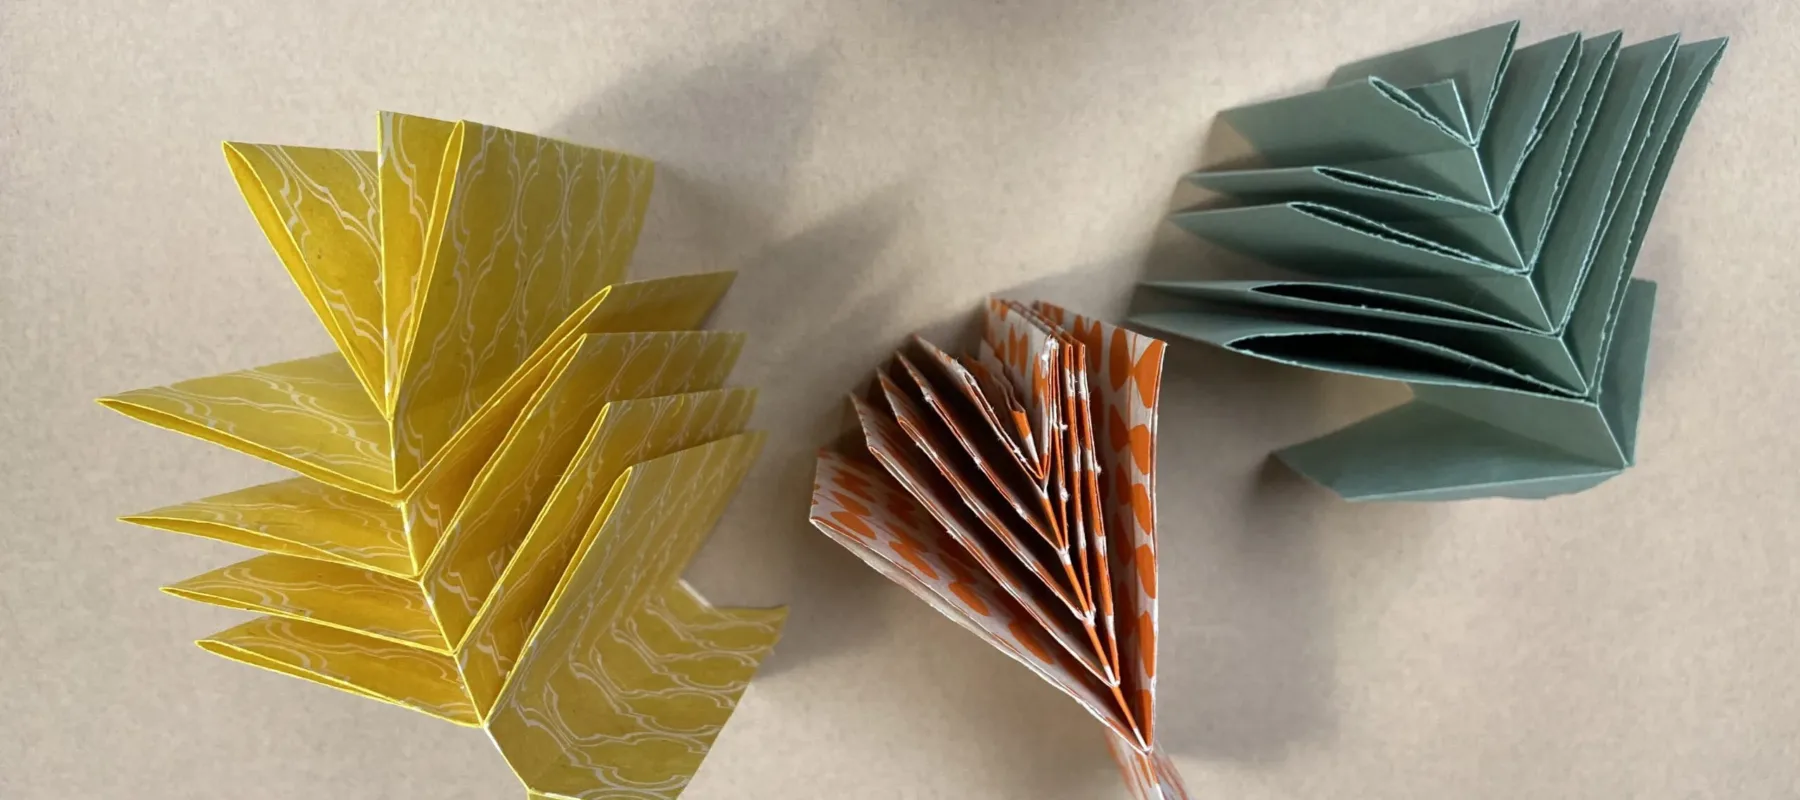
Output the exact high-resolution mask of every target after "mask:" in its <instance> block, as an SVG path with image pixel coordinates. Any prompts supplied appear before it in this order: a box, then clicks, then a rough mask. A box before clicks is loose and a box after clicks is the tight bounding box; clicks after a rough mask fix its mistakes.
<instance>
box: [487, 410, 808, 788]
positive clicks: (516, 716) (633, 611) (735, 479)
mask: <svg viewBox="0 0 1800 800" xmlns="http://www.w3.org/2000/svg"><path fill="white" fill-rule="evenodd" d="M762 441H763V435H762V434H761V433H760V432H758V433H747V434H740V435H737V436H733V437H730V438H727V439H722V440H719V441H715V442H711V443H709V444H704V445H701V446H699V447H694V448H689V449H687V450H682V451H680V452H678V453H675V454H672V455H668V456H664V457H662V458H658V459H654V460H651V461H647V462H644V463H642V464H638V465H636V466H633V467H631V468H630V469H629V470H627V471H626V472H625V474H624V475H622V476H621V477H620V478H619V480H618V481H617V482H616V483H615V485H614V487H613V489H612V491H611V492H610V493H609V495H608V498H607V501H606V503H605V505H604V509H603V511H602V514H603V516H602V517H601V518H597V519H596V520H595V521H594V524H593V526H591V527H590V529H589V535H588V536H586V537H584V539H586V541H585V542H584V543H583V546H582V547H581V548H580V549H579V550H578V552H577V554H576V557H575V564H574V566H573V567H572V568H571V569H570V570H569V572H568V573H567V575H566V576H565V578H566V579H565V580H564V581H563V582H562V585H561V586H559V587H558V589H557V590H556V591H554V592H553V594H552V599H551V607H550V608H549V609H548V610H547V611H546V612H545V615H544V619H543V620H542V621H540V622H539V625H538V629H537V630H536V631H534V632H533V633H532V635H531V637H530V640H529V641H528V643H527V646H526V648H525V653H524V655H523V656H521V658H520V659H519V662H518V666H517V667H516V668H515V670H514V672H513V674H512V675H511V677H510V678H509V679H508V680H507V683H506V688H505V689H504V690H503V691H502V693H501V696H500V699H499V701H498V703H497V704H496V705H495V708H494V713H493V715H492V716H491V718H490V719H489V721H488V731H489V733H490V735H492V736H493V737H494V742H495V744H497V745H498V746H499V747H500V751H501V753H502V754H504V755H505V756H506V759H507V761H508V763H510V764H511V765H512V767H513V770H514V771H515V772H516V773H517V774H518V775H519V776H520V777H521V778H522V779H523V780H524V782H525V784H526V786H528V787H530V788H531V790H533V791H536V792H539V793H541V794H548V795H551V796H558V795H562V796H571V797H574V796H603V795H604V794H605V793H607V792H615V793H620V794H622V793H624V792H628V791H630V792H637V793H639V794H640V796H642V797H674V796H675V795H676V794H677V793H679V791H680V789H681V787H683V786H685V785H686V783H687V781H688V780H689V779H691V778H692V776H693V772H694V770H695V769H696V768H697V767H698V765H699V758H700V756H701V755H703V754H704V753H705V751H706V750H707V748H708V747H710V746H711V742H712V739H713V738H714V737H715V736H716V735H717V732H718V729H719V726H720V725H722V724H723V723H724V721H725V720H726V719H727V718H728V717H729V716H730V712H731V708H732V707H733V706H734V705H735V700H736V696H737V693H738V692H739V691H741V687H742V682H743V681H745V680H747V679H748V677H749V672H750V670H751V669H753V664H754V663H755V661H756V658H753V657H752V658H738V657H734V655H728V654H723V653H717V652H714V651H713V650H712V649H710V647H709V646H708V645H707V643H706V640H705V639H704V638H701V639H699V640H695V639H693V638H690V637H689V636H687V635H685V634H689V633H692V632H693V631H692V630H691V629H690V630H685V631H681V632H679V633H677V634H675V635H670V632H669V630H668V629H666V628H662V627H659V626H653V625H632V624H631V622H632V621H633V619H634V618H635V617H637V616H638V615H639V614H640V613H641V612H642V611H643V610H644V609H645V607H646V605H647V601H649V600H650V599H651V598H653V597H656V596H658V595H660V594H662V593H663V592H665V591H667V590H669V589H670V588H671V587H673V586H675V585H677V583H676V582H677V580H678V577H679V575H680V573H681V570H682V569H683V568H685V566H686V565H687V562H688V560H689V559H691V558H692V556H693V554H694V552H695V551H696V550H698V549H699V546H700V544H701V541H702V540H703V539H704V538H705V536H706V534H707V533H708V532H709V531H710V530H711V528H712V526H713V525H714V523H715V522H716V521H717V520H718V518H719V515H720V514H721V513H722V512H723V511H724V509H725V506H726V504H727V503H728V502H729V501H730V499H731V496H732V494H733V493H734V492H735V491H736V488H737V485H738V483H739V481H741V480H742V479H743V476H744V473H745V472H746V471H747V470H748V468H749V466H750V463H751V461H752V460H753V459H754V458H755V455H756V453H757V451H758V450H759V449H760V448H761V446H762ZM757 624H764V625H766V624H767V623H766V622H763V621H761V620H758V621H757ZM645 633H650V634H653V635H654V640H649V639H645V638H643V634H645ZM773 635H774V631H770V636H771V639H772V637H773ZM627 651H629V652H631V653H637V654H640V655H641V657H640V658H635V659H634V658H632V657H630V656H628V655H627ZM645 654H647V655H645ZM699 655H704V656H707V658H696V656H699ZM758 655H760V654H758ZM698 664H706V665H708V673H707V675H706V677H708V678H710V679H712V680H716V681H718V683H717V684H706V685H704V686H701V685H681V681H679V680H671V678H672V677H674V676H673V673H672V670H674V669H677V668H678V667H680V666H682V665H698ZM615 668H616V669H617V670H618V671H615Z"/></svg>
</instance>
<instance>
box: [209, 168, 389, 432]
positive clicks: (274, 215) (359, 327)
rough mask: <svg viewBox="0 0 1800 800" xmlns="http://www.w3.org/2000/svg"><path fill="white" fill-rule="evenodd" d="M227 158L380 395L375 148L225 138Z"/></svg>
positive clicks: (367, 384) (330, 327)
mask: <svg viewBox="0 0 1800 800" xmlns="http://www.w3.org/2000/svg"><path fill="white" fill-rule="evenodd" d="M225 160H226V162H227V163H228V164H229V165H230V166H231V174H232V175H233V176H234V177H236V178H237V182H238V189H239V191H241V192H242V193H243V195H244V200H245V201H246V202H248V203H249V204H250V211H251V213H252V214H254V215H255V216H256V221H257V223H258V224H260V225H262V229H263V233H264V234H266V235H267V236H268V237H269V244H271V245H273V246H274V247H275V252H276V254H278V255H279V256H280V257H281V263H282V264H283V265H284V266H286V267H287V271H288V275H290V276H292V277H293V279H294V283H295V284H296V285H298V286H299V287H300V293H301V294H302V295H304V296H305V297H306V302H307V303H308V304H309V305H311V306H312V309H313V313H314V314H315V315H317V316H318V318H319V321H320V322H322V323H324V325H325V330H326V331H328V332H329V333H330V334H331V339H332V341H334V342H336V343H337V346H338V350H339V352H342V353H343V354H344V358H346V359H348V360H349V361H350V367H351V369H352V370H354V371H355V373H356V375H357V378H358V379H359V380H360V381H361V383H362V385H363V391H364V392H365V393H366V394H368V396H369V398H370V400H371V401H375V402H379V400H380V398H381V397H382V392H383V386H382V375H383V370H384V369H385V366H384V361H385V358H386V356H385V352H384V349H383V344H382V332H381V324H382V323H381V313H382V310H381V242H380V229H381V207H380V206H379V205H378V204H377V203H376V192H375V187H376V172H375V153H373V152H369V151H363V150H328V149H325V148H319V147H287V146H281V145H266V144H243V143H239V142H227V143H226V144H225Z"/></svg>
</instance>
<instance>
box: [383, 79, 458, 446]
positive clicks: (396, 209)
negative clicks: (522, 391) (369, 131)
mask: <svg viewBox="0 0 1800 800" xmlns="http://www.w3.org/2000/svg"><path fill="white" fill-rule="evenodd" d="M380 125H381V134H380V142H381V149H380V159H379V165H378V170H379V172H380V181H379V183H378V184H377V185H378V186H379V190H378V192H377V195H378V196H379V197H380V208H381V281H380V287H381V303H382V314H381V319H382V328H381V331H382V350H383V352H384V353H385V354H386V357H387V358H386V362H385V365H384V369H383V374H384V376H385V377H386V379H387V384H386V386H385V387H384V391H383V392H382V393H381V394H379V395H377V396H378V397H379V398H381V402H380V405H381V407H382V409H383V410H384V411H385V410H391V409H392V408H393V407H394V397H395V396H396V395H397V394H398V393H399V390H400V381H399V378H400V369H401V366H402V365H403V364H405V363H406V361H405V358H406V349H405V342H406V341H407V340H406V339H405V336H404V333H405V332H407V331H410V330H411V329H412V325H413V323H414V322H415V321H416V317H415V316H414V310H413V300H414V298H416V297H417V296H418V285H419V272H420V269H421V266H420V265H421V264H423V262H424V260H425V237H426V235H427V232H428V231H429V230H430V229H431V209H432V204H433V202H434V201H435V200H436V198H437V195H438V175H439V171H440V170H441V169H442V168H443V166H444V151H445V148H446V147H447V146H448V145H449V144H450V134H451V131H452V130H454V129H455V128H456V123H454V122H445V121H443V120H436V119H431V118H429V117H416V116H413V115H410V114H396V113H393V112H391V111H383V112H381V115H380ZM452 163H454V162H452Z"/></svg>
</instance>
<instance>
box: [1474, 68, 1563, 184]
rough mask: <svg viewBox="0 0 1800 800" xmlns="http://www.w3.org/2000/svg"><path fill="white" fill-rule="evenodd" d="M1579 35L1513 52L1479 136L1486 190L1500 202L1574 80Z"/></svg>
mask: <svg viewBox="0 0 1800 800" xmlns="http://www.w3.org/2000/svg"><path fill="white" fill-rule="evenodd" d="M1580 41H1581V35H1580V34H1577V33H1568V34H1564V35H1562V36H1558V37H1556V38H1554V39H1547V40H1545V41H1542V42H1538V43H1537V44H1534V45H1531V46H1530V47H1524V48H1520V49H1519V50H1516V51H1514V52H1513V56H1512V60H1511V61H1510V62H1508V64H1507V67H1506V73H1505V80H1504V81H1503V82H1502V83H1501V84H1500V87H1499V92H1498V94H1497V95H1496V96H1495V97H1494V109H1493V113H1492V114H1491V115H1490V116H1489V117H1488V128H1487V130H1486V131H1484V132H1483V133H1482V135H1481V145H1480V147H1479V148H1478V149H1479V152H1480V153H1481V161H1482V163H1483V164H1485V165H1487V175H1488V181H1489V191H1490V193H1491V194H1492V195H1493V197H1494V199H1495V200H1497V201H1499V202H1500V203H1507V202H1508V201H1509V199H1510V198H1511V196H1512V191H1513V183H1514V181H1515V180H1516V179H1517V178H1518V177H1519V170H1520V168H1521V167H1523V166H1524V163H1525V159H1526V157H1527V154H1529V153H1530V152H1531V151H1532V149H1533V148H1534V147H1535V146H1536V145H1537V143H1538V142H1539V140H1540V139H1541V138H1542V137H1543V135H1544V132H1545V130H1546V129H1547V128H1548V126H1549V125H1550V123H1551V121H1552V120H1553V115H1554V114H1555V113H1556V112H1557V111H1558V110H1559V109H1560V108H1561V105H1562V101H1563V98H1564V97H1565V96H1566V95H1567V93H1568V89H1569V86H1570V84H1571V83H1573V82H1574V79H1575V72H1576V67H1577V66H1578V60H1577V57H1576V45H1577V44H1578V43H1580Z"/></svg>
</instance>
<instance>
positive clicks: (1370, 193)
mask: <svg viewBox="0 0 1800 800" xmlns="http://www.w3.org/2000/svg"><path fill="white" fill-rule="evenodd" d="M1187 179H1188V180H1189V181H1190V182H1192V183H1194V184H1196V185H1199V186H1204V187H1206V188H1208V189H1211V190H1213V191H1216V192H1222V193H1224V194H1228V195H1231V196H1233V197H1238V198H1243V199H1245V200H1248V201H1250V202H1252V203H1259V204H1270V203H1278V202H1283V201H1288V200H1292V201H1296V202H1305V203H1313V204H1329V205H1332V206H1336V207H1338V208H1342V209H1344V210H1346V211H1349V212H1351V213H1352V214H1355V215H1357V216H1359V217H1364V218H1366V219H1368V220H1370V221H1372V222H1378V223H1381V224H1382V225H1385V226H1388V227H1392V228H1394V229H1395V230H1398V231H1401V232H1402V233H1406V234H1410V235H1413V236H1418V237H1422V238H1426V239H1430V240H1432V241H1437V242H1442V243H1444V244H1447V245H1449V246H1451V247H1453V248H1457V249H1460V250H1464V251H1466V252H1468V253H1469V254H1470V255H1473V256H1475V257H1477V258H1480V259H1484V260H1488V261H1492V262H1495V263H1497V264H1499V265H1500V266H1503V267H1507V268H1510V269H1513V270H1521V269H1523V268H1524V267H1525V261H1524V256H1523V255H1522V254H1520V253H1519V251H1518V248H1517V247H1516V246H1515V245H1514V243H1513V237H1512V231H1511V230H1509V229H1508V228H1507V226H1506V222H1505V220H1503V219H1502V218H1501V217H1500V216H1499V215H1498V214H1494V213H1491V212H1488V211H1485V210H1482V209H1481V208H1479V207H1477V206H1474V205H1471V204H1469V203H1465V202H1463V201H1461V200H1456V199H1453V198H1450V197H1445V196H1444V195H1440V194H1434V193H1431V192H1426V191H1423V190H1421V189H1418V188H1416V187H1412V186H1407V185H1405V184H1402V183H1395V182H1393V181H1389V180H1385V179H1382V178H1377V177H1375V176H1373V175H1365V174H1362V173H1360V172H1355V171H1353V170H1347V169H1342V168H1339V167H1289V168H1286V169H1242V170H1224V171H1220V172H1196V173H1192V174H1190V175H1188V178H1187Z"/></svg>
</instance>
